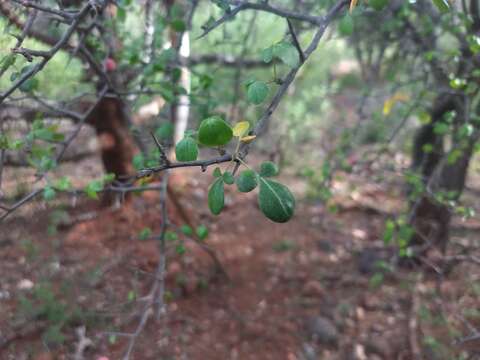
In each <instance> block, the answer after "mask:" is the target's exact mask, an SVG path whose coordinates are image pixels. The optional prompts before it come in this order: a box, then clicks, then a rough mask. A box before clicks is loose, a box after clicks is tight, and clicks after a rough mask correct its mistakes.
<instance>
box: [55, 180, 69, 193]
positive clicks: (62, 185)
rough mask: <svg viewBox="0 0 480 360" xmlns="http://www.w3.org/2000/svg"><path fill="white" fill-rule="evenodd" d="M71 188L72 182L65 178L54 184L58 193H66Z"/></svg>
mask: <svg viewBox="0 0 480 360" xmlns="http://www.w3.org/2000/svg"><path fill="white" fill-rule="evenodd" d="M71 187H72V182H71V181H70V179H69V178H68V177H66V176H64V177H62V178H60V179H59V180H58V181H57V182H56V184H55V188H57V189H58V190H60V191H67V190H68V189H70V188H71Z"/></svg>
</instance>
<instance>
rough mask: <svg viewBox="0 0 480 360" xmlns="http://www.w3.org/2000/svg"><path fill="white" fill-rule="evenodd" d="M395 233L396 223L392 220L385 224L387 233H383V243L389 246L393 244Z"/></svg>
mask: <svg viewBox="0 0 480 360" xmlns="http://www.w3.org/2000/svg"><path fill="white" fill-rule="evenodd" d="M394 233H395V223H394V222H393V221H392V220H387V222H386V223H385V231H384V232H383V243H384V244H385V245H389V244H390V243H391V242H392V239H393V235H394Z"/></svg>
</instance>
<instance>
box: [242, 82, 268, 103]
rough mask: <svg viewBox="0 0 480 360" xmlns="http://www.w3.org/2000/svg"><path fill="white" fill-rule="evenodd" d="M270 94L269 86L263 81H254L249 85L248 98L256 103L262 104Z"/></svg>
mask: <svg viewBox="0 0 480 360" xmlns="http://www.w3.org/2000/svg"><path fill="white" fill-rule="evenodd" d="M267 95H268V86H267V84H265V83H264V82H263V81H254V82H252V83H251V84H249V85H248V87H247V99H248V101H249V102H251V103H252V104H255V105H259V104H261V103H262V102H263V101H264V100H265V99H266V97H267Z"/></svg>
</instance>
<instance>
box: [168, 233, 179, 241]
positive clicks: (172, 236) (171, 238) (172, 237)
mask: <svg viewBox="0 0 480 360" xmlns="http://www.w3.org/2000/svg"><path fill="white" fill-rule="evenodd" d="M165 240H167V241H176V240H178V235H177V233H176V232H173V231H167V232H166V233H165Z"/></svg>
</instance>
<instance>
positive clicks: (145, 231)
mask: <svg viewBox="0 0 480 360" xmlns="http://www.w3.org/2000/svg"><path fill="white" fill-rule="evenodd" d="M150 236H152V229H150V228H149V227H145V228H143V229H142V231H140V234H138V238H139V240H147V239H148V238H149V237H150Z"/></svg>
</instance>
